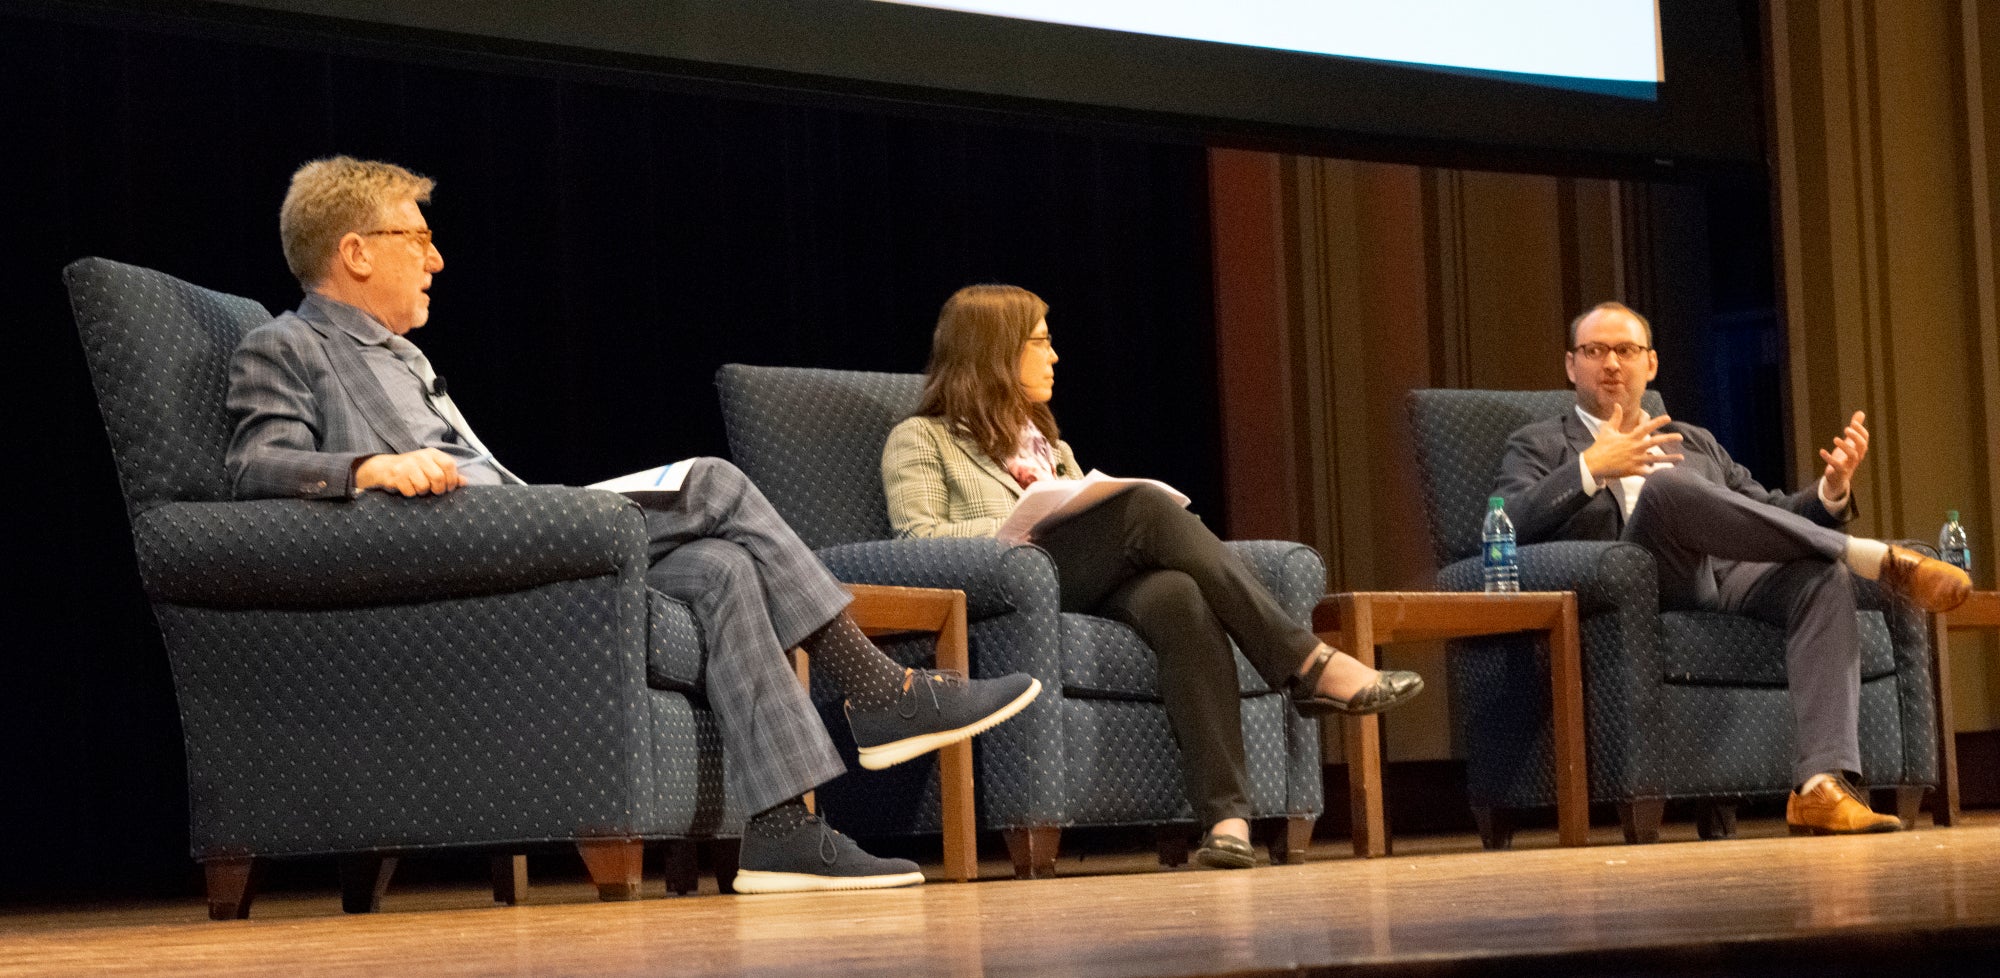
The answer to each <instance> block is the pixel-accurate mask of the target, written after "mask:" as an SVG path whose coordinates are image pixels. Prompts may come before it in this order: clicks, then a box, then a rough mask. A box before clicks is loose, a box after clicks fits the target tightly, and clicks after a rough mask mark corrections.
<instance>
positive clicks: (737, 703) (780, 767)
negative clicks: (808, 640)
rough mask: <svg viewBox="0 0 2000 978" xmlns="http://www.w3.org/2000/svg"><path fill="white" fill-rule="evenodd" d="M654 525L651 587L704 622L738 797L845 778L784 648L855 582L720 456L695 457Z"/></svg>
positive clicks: (657, 508) (707, 665) (763, 802)
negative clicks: (842, 576)
mask: <svg viewBox="0 0 2000 978" xmlns="http://www.w3.org/2000/svg"><path fill="white" fill-rule="evenodd" d="M646 531H647V533H648V535H649V536H650V538H651V539H650V542H649V544H648V546H649V547H650V556H651V557H652V561H653V564H652V567H651V568H650V569H648V570H647V571H646V583H647V584H648V585H649V586H651V587H652V588H653V589H655V590H657V591H660V592H661V593H663V594H666V595H669V596H671V597H674V598H678V599H680V600H682V601H684V602H686V603H687V604H688V606H689V607H690V608H692V609H693V610H694V617H695V622H696V623H697V624H699V625H700V626H701V634H702V645H703V646H704V648H705V649H706V650H707V658H706V660H705V661H704V663H703V666H702V680H701V687H702V692H703V694H704V695H705V696H707V698H708V702H709V705H710V706H711V707H713V708H714V710H715V715H716V718H717V719H718V720H719V721H720V722H721V726H722V751H723V763H724V767H725V770H726V782H727V784H728V788H729V792H730V794H731V796H732V797H734V798H735V800H736V802H737V804H738V805H740V806H741V808H742V810H743V811H744V812H745V813H746V814H755V813H756V812H760V811H763V810H764V809H766V808H769V807H771V806H772V805H775V804H778V803H779V802H782V801H785V800H786V799H788V798H792V797H794V796H796V795H799V794H802V793H804V792H807V791H810V790H812V789H813V788H814V787H815V786H817V785H820V784H824V783H826V782H827V781H830V780H832V779H833V778H835V777H837V776H839V775H840V774H841V773H842V772H843V771H844V770H846V767H845V765H843V764H842V763H841V761H840V755H839V754H838V753H837V752H835V750H834V748H833V743H832V741H830V740H829V739H828V738H827V735H826V728H825V727H824V726H823V725H822V724H821V723H820V719H819V714H818V712H816V711H815V710H814V709H813V705H812V701H811V700H810V699H809V698H808V697H807V696H806V692H805V690H804V689H803V688H802V687H801V686H800V685H799V680H798V676H797V674H796V673H794V672H793V671H792V666H791V663H790V661H789V659H788V657H787V654H786V650H788V649H791V648H794V647H796V646H797V645H798V644H799V642H800V641H801V640H803V639H804V638H805V637H806V636H808V635H811V634H812V633H813V632H815V631H817V630H819V628H820V627H821V626H823V625H825V624H826V623H827V622H829V621H832V620H833V618H834V616H836V615H838V614H840V613H841V611H842V609H844V608H846V607H847V604H848V601H849V600H850V598H849V596H848V594H847V589H846V588H844V587H842V586H841V585H840V582H839V581H837V580H835V579H834V577H833V575H832V574H830V573H828V572H827V570H826V568H825V566H823V565H822V564H821V563H820V562H819V558H817V557H814V556H813V553H812V551H811V550H809V549H807V548H806V545H805V544H804V543H802V542H801V541H800V540H799V538H798V536H797V535H796V534H794V533H793V532H792V529H791V527H789V526H786V525H785V521H784V520H783V519H782V518H780V517H779V516H778V514H777V512H776V511H775V510H773V509H772V508H771V504H770V503H769V502H768V501H766V500H765V499H764V494H763V493H762V492H759V491H758V489H757V487H756V486H754V485H752V484H751V483H750V479H749V478H748V477H747V476H745V475H744V474H743V473H742V472H741V471H739V470H738V469H737V468H736V466H734V465H731V464H729V463H728V462H725V461H723V460H721V459H714V458H703V459H697V460H695V464H694V467H693V468H692V469H691V470H690V471H689V472H688V476H687V481H686V482H685V483H684V484H683V485H682V488H681V492H680V493H679V495H677V496H675V497H673V500H672V502H670V503H667V504H663V505H652V504H648V505H647V506H646Z"/></svg>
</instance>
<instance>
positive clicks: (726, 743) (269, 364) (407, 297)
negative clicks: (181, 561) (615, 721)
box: [228, 156, 1041, 893]
mask: <svg viewBox="0 0 2000 978" xmlns="http://www.w3.org/2000/svg"><path fill="white" fill-rule="evenodd" d="M431 189H432V181H431V180H430V179H429V178H427V177H420V176H418V175H416V174H414V173H411V172H410V171H408V170H406V169H404V168H402V167H400V166H396V165H394V164H391V163H380V162H371V161H364V160H356V159H352V158H349V157H345V156H341V157H334V158H332V159H325V160H315V161H313V162H311V163H308V164H306V165H305V166H303V167H301V168H300V169H299V170H298V172H297V173H295V174H293V175H292V182H291V187H290V189H289V190H288V191H287V193H286V194H285V201H284V204H283V205H282V206H281V207H280V208H279V212H278V229H279V233H280V235H281V237H282V239H283V243H284V249H285V261H286V264H288V265H289V266H290V267H291V270H292V274H293V275H294V276H296V277H297V278H298V280H299V284H300V285H302V286H303V287H304V288H305V290H306V296H305V299H304V301H302V302H301V303H300V304H299V307H298V309H297V310H295V311H293V312H288V313H285V314H284V315H281V316H279V317H278V318H277V319H275V320H273V321H272V322H270V323H268V324H266V325H264V326H261V327H259V328H257V329H254V330H252V331H250V332H249V333H248V334H246V335H245V336H244V338H243V342H242V344H241V345H240V346H238V347H237V349H236V352H235V354H234V355H233V356H232V357H231V359H230V372H229V409H230V412H231V414H232V416H233V417H234V419H235V424H236V428H235V432H234V436H233V438H232V439H231V442H230V446H229V455H228V466H229V480H230V485H231V486H232V488H233V490H234V492H235V494H236V496H237V497H238V498H244V499H255V498H272V497H291V498H307V499H331V500H341V499H352V498H353V497H354V496H356V495H357V494H359V493H361V492H366V491H369V490H378V491H382V492H391V493H396V494H399V495H403V496H419V495H438V494H442V493H448V492H455V491H459V490H461V489H463V488H464V487H466V486H485V487H493V488H491V489H490V490H484V489H482V490H479V491H495V492H501V491H506V488H507V487H508V486H518V485H521V484H522V482H521V479H520V478H518V477H517V476H515V475H514V473H512V472H510V471H508V470H507V469H506V467H504V466H502V465H501V464H500V462H499V460H498V459H496V458H494V457H493V453H492V452H490V451H488V450H487V449H486V446H485V445H484V444H482V443H481V442H480V440H479V437H478V436H477V435H475V434H473V431H472V427H471V425H469V424H468V423H467V422H466V420H465V416H464V415H463V414H461V413H459V410H458V407H457V406H456V405H455V404H454V403H453V402H452V399H451V397H450V395H449V394H448V393H447V392H446V391H445V388H444V383H443V381H442V380H440V379H439V378H438V376H437V373H436V372H435V371H434V370H433V369H432V368H431V364H430V361H429V359H427V358H426V357H425V356H424V355H423V353H422V351H420V350H418V349H417V347H416V345H415V344H413V343H411V342H410V340H409V338H408V334H409V333H410V332H411V331H413V330H415V329H417V328H418V327H421V326H423V325H424V323H425V322H427V321H428V320H429V319H430V294H429V289H430V286H431V279H432V276H434V275H436V274H437V273H438V272H440V271H442V270H443V269H444V255H443V254H442V253H440V252H439V251H438V249H437V245H436V243H435V242H433V240H432V238H431V229H430V226H429V225H428V224H426V223H425V220H424V213H423V209H422V208H421V207H420V206H419V205H420V204H423V203H427V202H428V201H429V200H430V193H431ZM645 519H646V531H647V533H648V535H649V536H650V538H651V539H650V544H649V551H650V556H651V558H652V561H653V563H652V565H651V568H650V569H649V570H648V571H647V572H646V583H647V584H648V585H649V586H651V587H653V588H655V589H657V590H659V591H661V592H663V593H666V594H668V595H671V596H673V597H676V598H679V599H681V600H683V601H685V602H686V603H687V604H688V606H689V608H690V609H691V610H692V611H693V613H694V616H695V620H696V621H697V623H698V624H699V625H700V626H701V631H702V636H703V641H702V644H703V647H704V649H705V650H706V653H707V661H706V662H705V664H704V667H703V670H702V673H703V676H704V680H703V684H704V685H703V693H704V694H705V695H706V696H707V698H708V701H709V705H710V706H712V707H713V708H714V710H715V714H716V717H717V719H718V720H719V721H720V725H721V727H722V739H723V756H724V758H725V759H726V761H727V763H726V765H725V767H726V769H727V775H728V782H729V791H730V793H731V795H732V796H733V797H734V799H735V800H736V802H737V804H738V805H740V806H741V807H742V808H743V810H745V811H747V812H750V813H751V817H750V819H749V822H748V824H747V825H745V826H744V830H743V848H742V852H741V854H740V856H739V871H738V873H737V877H736V889H737V890H739V891H742V892H746V893H773V892H793V891H800V890H848V889H874V888H881V887H893V886H907V885H910V884H913V883H921V882H923V874H922V873H920V872H918V870H917V866H916V864H915V863H912V862H910V861H908V860H904V859H878V858H876V857H874V856H871V855H869V854H868V853H866V852H863V851H862V850H861V849H860V848H859V847H858V846H856V845H855V844H854V842H853V841H852V840H850V839H848V838H847V837H846V836H844V835H841V834H840V833H838V832H835V831H833V830H832V829H831V828H830V827H828V826H827V825H825V824H824V823H823V822H821V821H820V820H819V819H818V818H817V817H816V816H814V815H813V814H812V813H811V812H809V811H807V810H806V807H805V805H804V804H803V802H802V800H801V796H802V795H803V794H804V793H805V792H807V791H810V790H812V789H813V788H814V787H815V786H817V785H819V784H823V783H825V782H826V781H828V780H830V779H832V778H833V777H835V776H837V775H839V774H840V773H841V772H842V771H843V770H844V765H843V764H842V763H841V760H840V756H839V754H838V753H836V752H835V750H834V747H833V744H832V742H831V741H830V740H829V739H828V737H827V733H826V730H825V728H824V727H823V726H822V725H821V723H820V719H819V715H818V713H817V712H816V711H815V710H814V709H813V706H812V703H811V702H810V701H809V700H808V699H807V698H806V695H805V692H804V691H803V690H801V689H800V688H799V684H798V681H797V678H796V676H795V674H794V673H793V672H792V671H791V666H790V664H789V663H788V661H787V660H786V657H785V650H786V649H789V648H792V647H794V646H800V645H802V646H804V647H805V648H806V649H807V650H808V651H810V652H811V653H812V656H813V662H814V663H815V665H817V666H818V667H819V668H820V669H821V670H823V674H825V675H827V676H828V677H829V678H830V679H831V680H832V681H833V683H834V685H835V686H836V687H837V688H839V689H840V691H841V693H842V695H844V696H845V697H846V698H847V717H848V724H849V726H850V727H851V728H852V730H853V733H854V739H855V743H856V746H857V747H858V748H859V750H860V755H861V764H862V766H863V767H868V768H882V767H887V766H889V765H891V764H896V763H900V762H901V761H905V760H909V759H910V758H912V757H916V756H918V755H921V754H923V753H926V752H928V751H931V750H935V749H937V748H939V747H942V746H944V745H946V744H950V743H955V742H958V741H962V740H964V739H966V738H968V737H971V736H972V735H974V734H976V733H978V732H980V731H982V730H985V729H986V728H988V727H991V726H992V725H994V724H996V723H999V722H1000V721H1002V720H1005V719H1007V718H1009V717H1011V716H1013V715H1014V714H1016V713H1018V712H1020V710H1021V709H1022V708H1024V707H1025V706H1027V705H1028V703H1029V702H1030V701H1032V700H1033V699H1034V698H1035V696H1036V694H1038V693H1040V692H1041V684H1040V683H1039V682H1038V681H1036V680H1035V679H1033V678H1032V677H1029V676H1026V675H1023V674H1019V673H1016V674H1014V675H1010V676H1001V677H997V678H992V679H976V680H968V679H966V678H964V677H962V676H958V675H956V674H947V673H941V672H935V671H931V670H908V669H904V668H903V667H902V666H900V665H897V664H896V663H895V661H894V660H892V659H890V658H889V657H887V656H885V655H883V654H882V653H881V652H880V651H879V650H877V649H876V648H875V647H874V646H873V645H871V644H870V643H869V642H868V640H867V638H866V637H864V636H863V635H862V633H861V630H860V629H859V628H858V627H857V626H856V625H855V623H854V620H853V619H852V618H849V617H848V615H847V613H846V611H845V610H844V609H845V608H846V606H847V603H848V600H849V599H848V595H847V592H846V590H845V589H844V588H842V587H841V585H840V583H839V582H838V581H836V580H834V578H833V576H832V575H831V574H829V573H828V572H827V570H826V568H825V567H823V566H821V564H820V563H819V561H818V559H817V558H815V557H814V556H813V554H812V551H810V550H809V549H807V548H806V546H805V544H804V543H802V542H801V541H800V540H799V538H798V537H797V535H796V534H794V533H793V532H792V530H791V528H790V527H788V526H786V525H785V523H784V521H783V520H782V519H781V518H779V516H778V514H777V513H776V511H774V510H773V509H772V508H771V506H770V503H768V502H766V501H765V499H764V496H763V494H762V493H760V492H758V491H757V488H756V487H755V486H753V485H751V484H750V480H749V479H748V478H746V477H744V475H743V473H742V472H739V471H737V469H736V468H735V467H734V466H732V465H730V464H729V463H728V462H725V461H722V460H721V459H697V460H695V463H694V465H693V466H691V467H690V469H689V471H688V474H687V476H686V478H685V480H684V481H683V483H682V491H681V492H680V493H679V494H677V495H676V496H674V497H673V498H672V500H671V501H668V502H648V503H647V504H646V507H645Z"/></svg>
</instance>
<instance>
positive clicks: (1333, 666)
mask: <svg viewBox="0 0 2000 978" xmlns="http://www.w3.org/2000/svg"><path fill="white" fill-rule="evenodd" d="M1047 314H1048V304H1047V303H1045V302H1043V301H1042V300H1041V299H1040V298H1038V297H1037V296H1036V295H1035V294H1034V293H1032V292H1029V291H1027V290H1026V289H1021V288H1017V287H1015V286H1011V285H973V286H968V287H966V288H963V289H960V290H959V291H958V292H957V293H955V294H953V295H952V297H951V298H950V299H949V300H947V301H946V302H945V304H944V309H943V310H942V311H941V312H940V313H939V314H938V323H937V331H936V332H935V333H934V334H932V339H931V360H930V366H929V367H928V368H927V369H926V370H925V384H924V394H923V401H922V403H921V404H920V405H919V406H918V408H917V412H916V414H915V415H914V416H913V417H911V418H909V419H908V420H906V421H904V422H902V423H901V424H899V425H897V426H896V428H895V430H894V431H892V432H890V434H889V441H888V444H887V445H885V446H884V447H883V449H882V480H883V483H884V486H885V487H886V489H887V492H888V497H889V520H890V522H891V523H892V524H893V525H894V526H895V529H896V532H897V534H898V535H900V536H905V537H981V536H994V535H996V533H997V532H998V531H999V529H1000V526H1001V524H1002V522H1003V521H1005V520H1006V518H1007V516H1008V514H1009V513H1011V512H1012V511H1013V509H1014V505H1015V503H1016V502H1017V501H1018V500H1019V499H1020V497H1021V494H1022V493H1023V492H1024V491H1025V490H1026V489H1027V487H1029V486H1031V485H1033V484H1034V483H1036V482H1038V481H1041V480H1045V479H1075V478H1080V477H1081V476H1082V475H1083V470H1082V468H1081V467H1079V466H1078V465H1077V462H1076V455H1075V454H1074V453H1073V452H1071V451H1070V447H1069V445H1068V444H1067V443H1065V442H1064V441H1063V440H1062V438H1061V436H1060V432H1059V431H1058V429H1057V428H1056V421H1055V415H1054V414H1052V413H1051V412H1050V411H1049V400H1050V398H1051V397H1052V396H1053V394H1054V390H1055V364H1056V361H1057V357H1056V352H1055V347H1054V344H1053V341H1052V340H1051V339H1050V337H1049V325H1048V319H1047ZM1031 542H1033V543H1035V544H1036V545H1038V546H1040V547H1042V548H1043V549H1044V550H1047V551H1048V552H1049V554H1050V556H1052V557H1054V558H1055V563H1056V574H1057V579H1058V583H1059V585H1060V587H1061V590H1062V610H1064V611H1073V612H1088V613H1090V614H1094V615H1100V616H1103V617H1105V618H1110V619H1113V620H1115V621H1120V622H1124V623H1125V624H1127V625H1130V626H1131V627H1132V628H1133V629H1134V630H1135V631H1137V632H1138V633H1139V635H1140V636H1141V637H1142V638H1144V639H1145V640H1146V644H1147V645H1149V646H1151V647H1152V649H1153V650H1154V652H1155V653H1156V654H1157V655H1158V656H1159V661H1160V691H1161V698H1162V699H1163V700H1164V701H1165V703H1166V708H1167V716H1168V719H1169V721H1170V722H1171V724H1172V726H1173V731H1174V737H1175V739H1176V741H1178V743H1179V744H1180V749H1181V773H1182V777H1183V779H1184V780H1185V783H1186V786H1187V793H1188V798H1189V800H1190V801H1191V802H1192V804H1193V805H1194V809H1195V814H1196V816H1197V817H1198V818H1199V819H1200V820H1201V823H1202V824H1203V825H1205V826H1207V833H1206V834H1205V835H1204V836H1203V838H1202V845H1201V849H1200V851H1199V852H1198V853H1197V854H1196V858H1197V859H1199V860H1200V861H1201V862H1202V863H1203V864H1205V865H1209V866H1218V867H1225V868H1232V869H1240V868H1247V867H1249V866H1252V865H1255V863H1256V857H1255V855H1254V853H1253V851H1252V850H1251V848H1250V843H1249V841H1248V840H1249V836H1250V832H1249V822H1248V818H1249V815H1250V803H1249V801H1248V798H1249V793H1248V789H1247V780H1248V778H1247V775H1246V773H1245V767H1246V765H1245V761H1244V753H1243V735H1242V725H1241V723H1242V721H1241V718H1240V712H1239V711H1240V709H1241V703H1240V701H1239V700H1238V693H1237V684H1236V664H1235V658H1234V656H1233V655H1232V654H1231V651H1230V639H1232V638H1233V639H1235V640H1236V644H1237V647H1239V648H1241V649H1242V650H1243V654H1244V656H1245V657H1246V658H1247V659H1249V660H1250V663H1251V665H1253V666H1255V667H1256V669H1257V672H1258V673H1259V674H1260V675H1262V676H1263V677H1264V680H1265V682H1267V683H1269V684H1270V686H1271V688H1272V689H1285V690H1289V692H1290V696H1291V699H1292V703H1293V705H1294V706H1295V707H1296V708H1297V709H1298V710H1299V712H1301V713H1304V714H1307V715H1326V714H1364V713H1377V712H1380V711H1382V710H1386V709H1388V708H1390V707H1393V706H1396V705H1398V704H1400V703H1403V702H1404V701H1406V700H1408V699H1409V698H1410V697H1412V696H1415V695H1416V694H1417V692H1418V691H1419V690H1421V689H1422V688H1423V679H1422V678H1421V677H1419V676H1418V675H1417V674H1416V673H1413V672H1401V671H1391V672H1378V671H1376V670H1374V669H1371V668H1369V667H1367V666H1365V665H1362V664H1361V662H1360V661H1358V660H1356V659H1355V658H1354V657H1352V656H1349V655H1347V654H1346V653H1344V652H1340V651H1338V650H1336V649H1334V648H1332V647H1330V646H1327V645H1325V644H1323V643H1321V642H1320V641H1319V640H1318V639H1317V638H1315V637H1314V636H1313V634H1312V632H1310V631H1308V630H1307V629H1305V628H1303V627H1300V626H1299V625H1298V624H1297V623H1295V622H1293V621H1291V620H1290V619H1288V618H1287V617H1286V616H1285V614H1284V611H1283V610H1282V609H1281V608H1280V607H1279V606H1278V603H1277V600H1276V599H1275V598H1273V597H1272V596H1271V594H1270V592H1269V591H1267V590H1266V589H1265V588H1264V586H1263V585H1262V584H1261V583H1260V582H1259V581H1258V580H1257V579H1256V577H1255V576H1254V575H1252V574H1251V572H1250V569H1249V568H1248V567H1247V566H1245V565H1244V564H1243V562H1242V561H1241V560H1240V559H1238V558H1237V557H1236V556H1235V555H1234V554H1232V553H1230V552H1229V550H1228V548H1226V547H1224V546H1223V545H1222V543H1221V541H1219V540H1217V539H1216V537H1215V534H1214V533H1211V532H1209V530H1208V528H1207V527H1206V526H1204V525H1203V524H1202V522H1201V518H1200V517H1198V516H1195V515H1194V514H1193V513H1190V512H1188V511H1187V510H1186V509H1184V508H1183V507H1182V506H1181V505H1180V504H1179V503H1178V502H1177V501H1176V500H1175V499H1174V498H1173V497H1171V496H1170V495H1168V494H1167V493H1165V492H1163V491H1161V490H1159V489H1156V488H1153V487H1151V486H1143V485H1142V486H1139V487H1136V488H1131V489H1126V490H1123V491H1120V492H1119V493H1117V494H1116V495H1113V496H1110V497H1109V498H1106V499H1104V500H1103V501H1101V502H1099V503H1098V504H1096V505H1095V506H1092V507H1091V508H1089V509H1087V510H1084V511H1083V512H1081V513H1078V514H1076V515H1074V516H1071V517H1068V518H1066V519H1063V520H1061V521H1060V522H1057V523H1055V524H1054V525H1051V526H1047V527H1045V528H1043V529H1041V530H1038V531H1037V532H1036V533H1035V534H1034V536H1033V537H1032V541H1031Z"/></svg>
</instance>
